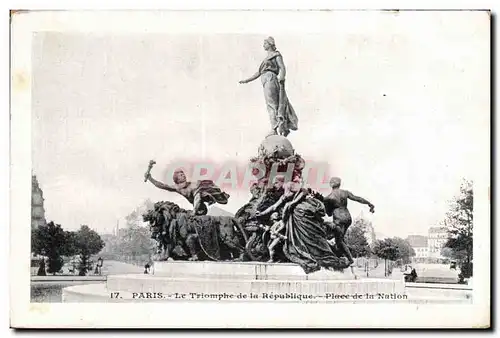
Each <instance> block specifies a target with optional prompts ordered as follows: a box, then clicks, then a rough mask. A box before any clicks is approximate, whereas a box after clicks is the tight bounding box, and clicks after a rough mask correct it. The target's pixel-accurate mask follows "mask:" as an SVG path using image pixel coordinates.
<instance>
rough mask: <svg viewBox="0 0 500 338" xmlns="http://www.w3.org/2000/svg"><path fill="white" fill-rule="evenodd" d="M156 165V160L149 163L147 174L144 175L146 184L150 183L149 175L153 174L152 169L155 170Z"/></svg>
mask: <svg viewBox="0 0 500 338" xmlns="http://www.w3.org/2000/svg"><path fill="white" fill-rule="evenodd" d="M155 164H156V162H155V161H154V160H151V161H149V165H148V170H147V171H146V173H145V174H144V182H147V181H148V177H149V175H150V174H151V169H153V166H154V165H155Z"/></svg>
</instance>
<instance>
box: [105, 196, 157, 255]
mask: <svg viewBox="0 0 500 338" xmlns="http://www.w3.org/2000/svg"><path fill="white" fill-rule="evenodd" d="M153 207H154V203H153V202H151V201H150V200H146V201H144V202H143V203H142V204H141V205H140V206H138V207H137V208H136V209H135V210H133V211H132V212H131V213H130V214H128V215H127V216H126V217H125V221H126V227H125V228H123V229H120V230H119V232H118V234H116V236H107V237H106V239H105V241H106V253H103V254H102V255H103V256H104V257H107V258H108V259H116V260H126V259H127V258H132V259H136V258H143V257H149V255H150V254H151V253H152V252H153V250H154V247H155V242H154V240H153V239H151V232H150V231H149V227H148V226H147V224H145V222H144V220H143V218H142V214H143V213H145V212H146V211H147V210H149V209H152V208H153Z"/></svg>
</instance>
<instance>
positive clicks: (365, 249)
mask: <svg viewBox="0 0 500 338" xmlns="http://www.w3.org/2000/svg"><path fill="white" fill-rule="evenodd" d="M358 220H359V221H358ZM358 220H356V221H358V222H356V221H355V222H354V224H353V225H352V226H351V227H350V228H349V229H348V230H347V233H346V235H345V242H346V244H347V246H348V247H349V250H350V251H351V254H352V256H353V257H355V258H357V257H365V256H368V255H369V254H370V252H371V250H370V246H369V245H368V241H367V239H366V235H365V234H366V230H365V229H366V227H365V226H364V225H365V224H364V222H363V221H364V219H358Z"/></svg>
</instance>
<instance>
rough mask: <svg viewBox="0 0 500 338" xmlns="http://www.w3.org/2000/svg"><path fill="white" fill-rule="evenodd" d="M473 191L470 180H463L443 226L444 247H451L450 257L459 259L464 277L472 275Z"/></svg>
mask: <svg viewBox="0 0 500 338" xmlns="http://www.w3.org/2000/svg"><path fill="white" fill-rule="evenodd" d="M473 210H474V193H473V187H472V181H468V180H464V181H463V182H462V185H461V186H460V193H459V195H458V196H456V197H455V198H454V199H453V200H452V202H451V204H450V209H449V211H448V213H447V214H446V218H445V220H444V224H445V226H446V227H447V228H448V240H447V242H446V244H445V247H446V248H449V249H451V251H452V252H451V257H452V258H454V259H457V260H459V261H460V265H461V266H462V272H463V273H464V278H468V277H470V276H472V259H473V253H472V249H473V221H474V214H473Z"/></svg>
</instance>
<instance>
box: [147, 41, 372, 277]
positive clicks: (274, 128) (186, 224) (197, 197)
mask: <svg viewBox="0 0 500 338" xmlns="http://www.w3.org/2000/svg"><path fill="white" fill-rule="evenodd" d="M264 49H265V50H266V51H267V53H268V55H267V56H266V58H265V59H264V61H263V62H262V64H261V66H260V67H259V70H258V72H257V73H256V74H255V75H253V76H252V77H250V78H249V79H246V80H243V81H240V83H248V82H250V81H253V80H255V79H257V78H259V77H260V78H261V81H262V85H263V88H264V96H265V100H266V107H267V111H268V114H269V118H270V122H271V132H270V133H269V135H267V137H266V138H265V139H264V141H263V142H262V143H261V145H260V147H259V149H258V154H257V156H256V157H254V158H252V159H250V164H254V165H256V168H257V167H259V168H265V173H264V175H259V176H258V177H259V178H258V179H256V181H255V182H254V183H253V184H252V186H251V187H250V193H251V198H250V200H249V201H248V202H247V203H246V204H245V205H243V206H242V207H241V208H240V209H239V210H238V211H237V212H236V214H235V216H234V217H231V216H209V215H207V212H208V207H209V206H210V205H211V204H214V203H219V204H226V203H227V202H228V199H229V198H230V196H229V195H228V194H227V193H225V192H224V191H222V190H221V189H220V188H219V187H217V186H216V185H215V184H214V182H212V181H209V180H203V181H197V182H189V181H188V180H187V178H186V175H185V173H184V172H183V171H180V170H178V171H176V172H174V174H173V182H174V185H172V186H171V185H168V184H165V183H163V182H160V181H157V180H155V179H154V178H153V177H152V175H151V169H152V167H153V165H154V161H151V162H150V164H149V167H148V170H147V172H146V174H145V180H146V181H150V182H151V183H152V184H153V185H155V186H156V187H158V188H160V189H164V190H167V191H172V192H177V193H178V194H180V195H182V196H184V197H185V198H186V199H187V200H188V201H189V202H190V203H191V204H192V205H193V210H184V209H182V208H180V207H179V206H178V205H176V204H175V203H172V202H168V201H166V202H164V201H162V202H157V203H156V204H155V205H154V208H153V209H152V210H149V211H148V212H147V213H146V214H144V221H146V222H149V224H150V229H151V234H152V238H154V239H155V240H156V242H157V245H158V247H157V252H156V256H157V257H156V259H157V260H168V259H174V260H192V261H196V260H217V261H218V260H238V261H260V262H276V263H279V262H292V263H296V264H298V265H300V266H301V267H302V268H303V269H304V271H305V272H306V273H311V272H314V271H317V270H319V269H321V268H325V269H329V270H342V269H344V268H346V267H348V266H350V265H351V264H352V263H353V258H352V255H351V253H350V251H349V248H348V246H347V245H346V243H345V241H344V237H345V234H346V232H347V229H348V228H349V226H350V224H351V222H352V219H351V215H350V213H349V211H348V209H347V201H348V200H349V199H350V200H353V201H356V202H359V203H362V204H366V205H368V206H369V208H370V212H374V206H373V205H372V204H371V203H370V202H369V201H367V200H365V199H363V198H361V197H358V196H355V195H354V194H352V193H351V192H349V191H347V190H343V189H341V188H340V186H341V180H340V178H337V177H334V178H332V179H331V180H330V186H331V188H332V191H331V193H330V194H329V195H327V196H323V195H321V194H319V193H318V192H315V191H313V190H312V189H310V188H305V187H304V185H303V182H302V170H303V169H304V167H305V164H306V163H305V161H304V159H303V158H302V157H301V156H300V155H298V154H296V152H295V150H294V148H293V146H292V144H291V143H290V141H289V140H288V139H287V138H286V136H287V135H288V134H289V133H290V131H291V130H294V131H295V130H297V129H298V119H297V116H296V113H295V111H294V109H293V107H292V105H291V104H290V102H289V100H288V98H287V96H286V92H285V88H284V83H285V82H284V80H285V74H286V69H285V65H284V62H283V58H282V56H281V54H280V53H279V52H278V51H277V50H276V45H275V42H274V39H273V38H271V37H270V38H268V39H266V40H265V41H264ZM257 164H258V165H259V166H257ZM290 166H291V167H292V168H293V171H292V174H291V177H287V176H286V175H281V174H280V173H281V172H286V171H287V169H288V168H289V167H290ZM271 168H273V169H274V170H271ZM276 168H277V169H278V170H276ZM276 172H277V173H278V174H273V173H276ZM256 177H257V176H256ZM325 216H327V217H328V218H327V217H325ZM325 218H327V219H328V220H325Z"/></svg>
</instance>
